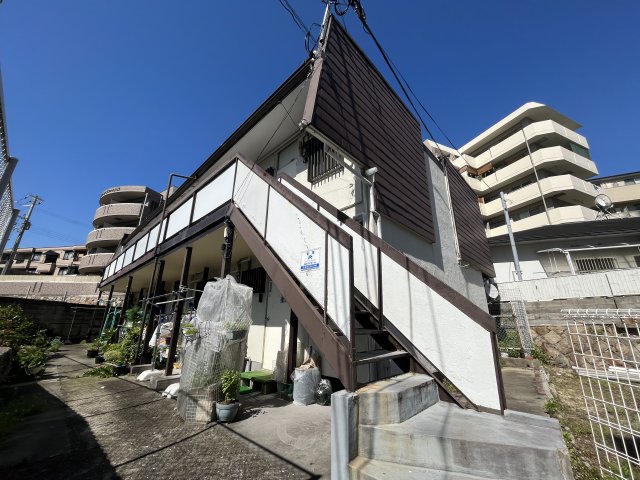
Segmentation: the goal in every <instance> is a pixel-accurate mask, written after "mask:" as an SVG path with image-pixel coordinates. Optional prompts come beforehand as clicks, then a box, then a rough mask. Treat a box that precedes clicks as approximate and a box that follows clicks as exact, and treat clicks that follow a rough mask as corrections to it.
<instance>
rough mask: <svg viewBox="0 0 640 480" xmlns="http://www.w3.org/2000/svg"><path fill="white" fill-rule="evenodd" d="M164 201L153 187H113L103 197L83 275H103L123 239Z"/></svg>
mask: <svg viewBox="0 0 640 480" xmlns="http://www.w3.org/2000/svg"><path fill="white" fill-rule="evenodd" d="M161 202H162V195H161V194H160V193H158V192H156V191H155V190H152V189H151V188H149V187H145V186H141V185H125V186H120V187H112V188H109V189H107V190H105V191H104V192H102V194H101V195H100V206H99V207H98V209H97V210H96V213H95V215H94V216H93V228H94V229H93V230H92V231H91V232H89V235H88V236H87V244H86V248H87V254H86V256H85V257H84V258H83V259H82V261H81V262H80V265H79V271H80V273H81V274H94V275H101V274H102V272H103V270H104V267H105V265H107V263H108V262H109V260H111V257H112V256H113V254H114V252H115V251H116V247H117V246H118V244H119V243H120V242H121V241H122V239H123V238H124V237H125V236H126V235H129V234H130V233H131V232H132V231H133V230H135V228H136V227H137V226H138V225H140V222H141V220H143V219H144V218H145V217H146V216H147V215H148V214H149V213H151V212H152V211H153V210H155V209H156V208H157V207H158V206H159V205H160V204H161Z"/></svg>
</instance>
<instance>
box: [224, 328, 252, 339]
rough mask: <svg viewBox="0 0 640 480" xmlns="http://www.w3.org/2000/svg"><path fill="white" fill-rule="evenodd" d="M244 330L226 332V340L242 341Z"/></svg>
mask: <svg viewBox="0 0 640 480" xmlns="http://www.w3.org/2000/svg"><path fill="white" fill-rule="evenodd" d="M245 333H247V331H246V330H227V332H226V335H227V340H242V339H243V338H244V335H245Z"/></svg>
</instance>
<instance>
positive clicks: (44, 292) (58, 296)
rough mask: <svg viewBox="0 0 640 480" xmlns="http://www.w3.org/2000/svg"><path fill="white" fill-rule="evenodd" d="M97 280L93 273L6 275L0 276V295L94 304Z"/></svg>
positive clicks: (97, 292) (98, 278)
mask: <svg viewBox="0 0 640 480" xmlns="http://www.w3.org/2000/svg"><path fill="white" fill-rule="evenodd" d="M99 281H100V277H99V276H95V275H91V276H88V275H87V276H83V275H79V276H50V275H8V276H3V277H0V297H18V298H38V299H42V300H53V301H62V302H70V303H84V304H95V301H96V299H97V298H98V295H99V293H100V291H99V290H98V282H99Z"/></svg>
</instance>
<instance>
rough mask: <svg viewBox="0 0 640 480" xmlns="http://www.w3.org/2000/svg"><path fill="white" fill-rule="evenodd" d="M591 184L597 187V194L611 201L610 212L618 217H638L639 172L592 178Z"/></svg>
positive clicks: (639, 203)
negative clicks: (601, 194)
mask: <svg viewBox="0 0 640 480" xmlns="http://www.w3.org/2000/svg"><path fill="white" fill-rule="evenodd" d="M591 182H592V183H593V184H594V185H596V187H598V193H604V194H605V195H607V196H608V197H609V198H610V199H611V202H612V203H613V207H612V211H613V212H615V213H616V214H618V216H619V217H621V218H629V217H640V172H631V173H619V174H617V175H611V176H608V177H598V178H592V179H591Z"/></svg>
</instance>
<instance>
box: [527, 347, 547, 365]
mask: <svg viewBox="0 0 640 480" xmlns="http://www.w3.org/2000/svg"><path fill="white" fill-rule="evenodd" d="M531 356H532V357H533V358H535V359H536V360H539V361H540V363H543V364H545V365H548V364H549V361H550V358H549V355H547V354H546V353H544V352H543V351H542V350H540V349H538V347H533V349H532V350H531Z"/></svg>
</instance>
